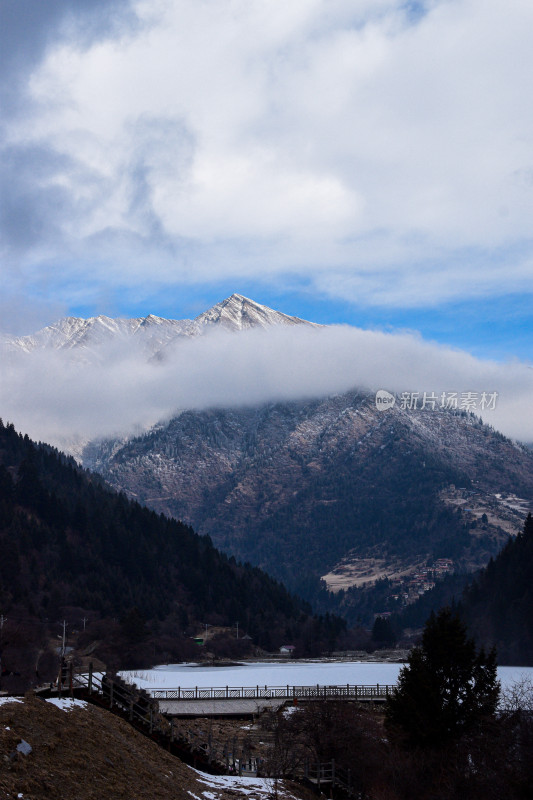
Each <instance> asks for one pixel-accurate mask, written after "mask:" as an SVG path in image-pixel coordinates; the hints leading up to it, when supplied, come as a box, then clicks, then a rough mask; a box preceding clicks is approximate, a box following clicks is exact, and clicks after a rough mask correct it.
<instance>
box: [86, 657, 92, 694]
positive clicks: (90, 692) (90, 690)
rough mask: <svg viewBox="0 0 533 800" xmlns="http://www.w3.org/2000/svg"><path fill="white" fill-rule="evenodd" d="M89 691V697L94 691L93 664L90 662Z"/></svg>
mask: <svg viewBox="0 0 533 800" xmlns="http://www.w3.org/2000/svg"><path fill="white" fill-rule="evenodd" d="M87 688H88V690H89V695H91V694H92V691H93V662H92V661H89V683H88V685H87Z"/></svg>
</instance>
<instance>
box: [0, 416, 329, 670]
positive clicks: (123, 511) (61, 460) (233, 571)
mask: <svg viewBox="0 0 533 800" xmlns="http://www.w3.org/2000/svg"><path fill="white" fill-rule="evenodd" d="M0 552H1V553H2V558H1V559H0V610H1V611H2V613H4V614H5V613H7V614H8V617H9V614H10V611H12V610H13V609H18V611H17V613H18V614H20V613H22V611H24V612H25V613H26V614H29V615H31V616H35V617H39V618H41V619H43V618H48V619H50V620H54V621H55V620H56V619H61V618H62V615H63V614H65V613H66V612H65V609H67V608H72V607H75V608H78V609H80V613H79V614H78V616H79V617H80V618H81V616H86V617H88V618H89V619H92V618H95V617H98V616H99V617H109V618H111V619H112V618H115V623H117V622H118V621H120V622H121V625H122V627H121V629H120V630H117V631H116V632H115V635H116V637H117V638H116V642H115V644H116V647H117V648H118V651H119V652H120V653H121V654H122V657H123V658H124V657H126V656H127V653H128V652H129V651H131V652H133V653H136V657H137V658H139V653H141V652H142V646H141V645H142V644H143V642H144V641H145V640H146V638H147V636H148V634H149V630H148V629H147V628H145V625H144V622H145V621H150V630H151V631H152V633H153V634H154V635H156V634H157V636H159V638H160V639H161V638H162V639H164V640H165V641H166V642H167V644H166V645H165V646H167V647H168V648H171V652H172V653H173V655H174V657H177V656H179V655H180V652H179V651H180V641H182V642H183V643H184V645H185V644H186V643H187V642H190V639H188V638H187V636H188V635H189V634H190V633H194V632H196V631H197V630H198V625H199V623H201V624H202V625H203V624H205V623H210V624H214V625H219V626H232V625H234V624H235V622H236V621H237V620H238V621H239V622H240V626H241V633H245V632H247V633H249V635H250V636H251V637H252V638H253V640H254V642H255V643H256V644H260V645H263V646H265V647H267V648H269V647H276V646H280V645H281V644H282V643H283V642H284V641H287V640H288V641H293V643H296V644H298V642H300V643H302V642H303V639H305V640H306V641H307V642H308V643H309V642H311V641H314V642H315V644H316V645H317V646H318V647H319V648H320V647H321V646H325V645H324V642H322V644H319V642H320V640H321V637H322V634H324V636H325V637H326V639H327V637H328V636H329V635H330V634H331V632H332V628H331V626H330V624H329V622H327V623H325V622H324V621H320V620H313V619H312V618H311V617H310V616H309V614H308V609H307V608H306V607H305V606H304V605H303V603H302V602H301V601H299V600H298V599H296V598H295V597H294V596H291V595H290V594H289V593H288V592H287V591H286V589H285V588H284V587H283V586H281V585H280V584H279V583H276V581H274V580H273V579H272V578H270V577H269V576H267V575H266V574H265V573H263V572H261V571H260V570H259V569H257V568H251V567H248V566H241V565H239V564H238V563H236V561H235V560H234V559H230V558H228V557H227V556H224V555H221V554H220V553H219V552H218V551H217V550H216V549H215V548H214V547H213V545H212V543H211V540H210V539H209V538H208V537H205V536H198V535H197V534H195V533H194V531H193V530H192V529H191V528H189V527H187V526H186V525H183V524H181V523H179V522H177V521H176V520H172V519H167V518H165V517H163V516H159V515H158V514H156V513H155V512H154V511H150V510H148V509H147V508H143V507H141V506H140V505H138V504H137V503H134V502H132V501H130V500H128V499H127V498H126V497H125V496H124V495H117V494H115V493H114V492H112V491H111V490H109V489H107V488H105V486H104V485H103V484H102V482H101V480H100V479H99V478H96V477H95V476H92V475H90V474H89V473H86V472H83V471H82V470H80V469H79V468H78V467H77V466H76V465H75V463H74V462H73V461H72V460H67V459H66V458H65V457H64V456H62V455H61V454H60V453H58V452H56V451H54V450H52V449H50V448H48V447H46V446H44V445H38V446H37V445H34V444H33V443H32V442H31V441H30V440H29V439H28V437H23V436H21V435H19V434H17V433H16V431H15V430H14V428H13V426H12V425H8V426H4V425H3V423H1V422H0ZM115 623H114V624H115ZM78 624H79V623H78ZM339 624H340V623H339ZM339 624H337V623H333V627H336V630H337V631H338V630H340V627H342V625H340V627H339ZM184 632H185V635H184ZM119 634H120V636H121V637H122V638H120V636H119ZM333 638H335V637H334V635H333ZM190 646H193V645H190ZM184 655H189V656H190V653H189V652H188V651H184ZM156 657H157V656H156V653H155V650H152V656H151V658H156ZM4 663H5V662H4Z"/></svg>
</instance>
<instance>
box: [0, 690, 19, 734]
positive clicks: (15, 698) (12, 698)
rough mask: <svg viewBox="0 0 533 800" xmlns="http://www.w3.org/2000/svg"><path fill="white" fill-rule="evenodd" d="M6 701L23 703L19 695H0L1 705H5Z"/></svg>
mask: <svg viewBox="0 0 533 800" xmlns="http://www.w3.org/2000/svg"><path fill="white" fill-rule="evenodd" d="M6 703H22V700H19V698H18V697H0V706H3V705H5V704H6ZM6 730H7V728H6Z"/></svg>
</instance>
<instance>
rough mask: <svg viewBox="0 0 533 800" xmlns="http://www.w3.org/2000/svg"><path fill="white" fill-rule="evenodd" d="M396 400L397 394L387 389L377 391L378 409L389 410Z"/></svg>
mask: <svg viewBox="0 0 533 800" xmlns="http://www.w3.org/2000/svg"><path fill="white" fill-rule="evenodd" d="M395 402H396V398H395V396H394V395H393V394H391V393H390V392H387V391H386V390H385V389H378V391H377V392H376V408H377V410H378V411H388V409H389V408H392V407H393V405H394V403H395Z"/></svg>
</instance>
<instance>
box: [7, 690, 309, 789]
mask: <svg viewBox="0 0 533 800" xmlns="http://www.w3.org/2000/svg"><path fill="white" fill-rule="evenodd" d="M21 740H24V741H26V742H28V743H29V744H30V745H31V747H32V752H31V753H30V754H29V755H23V754H22V753H17V752H16V748H17V745H18V744H19V743H20V742H21ZM13 754H15V755H13ZM208 780H209V783H207V782H206V780H205V779H203V778H202V775H201V774H199V773H197V772H195V771H194V770H192V769H191V768H190V767H188V766H186V765H185V764H183V763H182V762H181V761H180V760H179V759H177V758H175V757H174V756H172V755H170V754H169V753H166V752H165V751H164V750H162V749H161V748H160V747H159V746H158V745H157V744H155V742H152V741H150V740H149V739H148V738H146V737H144V736H142V735H141V734H140V733H137V731H135V730H133V729H132V728H131V727H130V726H129V725H128V724H127V723H126V722H124V721H123V720H121V719H119V718H117V717H116V716H113V715H112V714H110V713H108V712H106V711H103V710H101V709H99V708H96V707H94V706H90V705H89V706H87V707H86V708H73V709H72V710H71V711H68V712H65V711H63V710H61V709H59V708H56V707H55V706H53V705H51V704H50V703H46V702H44V701H43V700H41V699H38V698H36V697H34V696H32V695H27V696H26V698H25V699H24V702H23V703H3V704H1V705H0V798H1V800H11V799H12V798H21V797H23V798H24V800H51V798H53V800H119V798H120V799H121V800H122V799H123V798H127V800H191V797H192V798H197V799H198V800H204V798H207V797H211V798H213V797H214V796H215V797H217V800H218V799H220V800H230V798H231V799H232V800H236V798H239V797H245V796H246V798H247V800H266V798H267V797H268V794H269V787H268V785H267V784H264V785H263V786H261V785H260V782H259V781H257V780H256V781H254V782H253V783H250V782H249V783H248V785H246V782H245V779H241V780H242V786H239V785H236V784H235V783H234V782H232V781H231V780H230V779H228V778H215V777H213V778H212V779H211V776H209V778H208ZM211 781H213V782H214V783H215V784H217V785H216V786H214V785H211ZM296 791H297V789H296V787H294V786H291V787H290V788H289V787H285V788H281V792H280V796H281V798H285V799H286V800H289V798H295V797H296V794H295V792H296Z"/></svg>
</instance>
